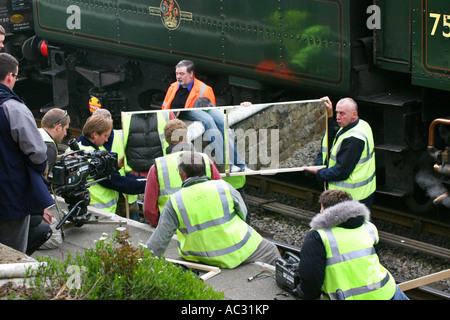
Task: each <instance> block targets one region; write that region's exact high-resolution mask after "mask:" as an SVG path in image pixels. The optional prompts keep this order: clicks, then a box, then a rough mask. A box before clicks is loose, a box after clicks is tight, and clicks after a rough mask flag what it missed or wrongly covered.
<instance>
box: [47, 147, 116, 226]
mask: <svg viewBox="0 0 450 320" xmlns="http://www.w3.org/2000/svg"><path fill="white" fill-rule="evenodd" d="M69 146H70V147H71V149H72V150H75V151H73V152H69V153H66V154H65V155H64V156H63V157H62V158H61V160H59V161H58V162H56V163H55V165H54V167H53V179H52V183H53V185H54V186H56V187H57V188H56V189H55V191H54V193H55V194H56V195H59V196H61V197H62V198H64V201H65V202H66V203H67V204H68V205H69V212H68V213H67V214H66V215H65V216H64V217H63V218H62V219H61V221H60V222H59V224H58V225H57V226H56V229H60V228H61V227H62V225H63V224H64V223H65V222H66V221H67V220H69V221H71V222H74V223H75V225H76V226H77V227H81V226H82V225H83V224H84V223H85V222H87V221H88V220H89V219H90V217H91V214H90V213H89V212H88V211H87V206H88V205H89V202H90V193H89V190H88V188H89V187H90V186H92V185H94V184H97V183H99V182H100V181H102V180H105V179H108V178H109V177H110V175H111V173H112V172H114V171H117V170H118V169H119V168H118V164H117V153H110V152H108V151H106V150H105V151H93V152H87V151H85V150H80V149H79V147H78V144H77V143H76V141H75V139H72V140H71V141H70V142H69ZM88 179H89V181H88Z"/></svg>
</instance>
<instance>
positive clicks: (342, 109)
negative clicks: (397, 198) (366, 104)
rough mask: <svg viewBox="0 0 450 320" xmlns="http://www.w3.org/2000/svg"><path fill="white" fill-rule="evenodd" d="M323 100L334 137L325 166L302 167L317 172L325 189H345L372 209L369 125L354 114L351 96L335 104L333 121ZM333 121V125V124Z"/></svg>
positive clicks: (327, 102) (328, 104) (372, 163)
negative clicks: (324, 184)
mask: <svg viewBox="0 0 450 320" xmlns="http://www.w3.org/2000/svg"><path fill="white" fill-rule="evenodd" d="M321 100H322V101H324V102H325V105H326V107H327V113H328V116H329V118H328V119H329V120H328V121H329V128H330V133H331V137H333V134H332V132H333V127H335V130H337V132H336V136H335V137H334V140H333V143H332V146H331V149H330V159H329V161H328V164H327V168H324V169H319V170H317V169H306V171H309V172H312V173H315V174H317V177H318V179H319V181H324V182H327V183H328V189H331V190H333V189H339V190H343V191H346V192H348V193H349V194H350V195H351V196H352V198H353V199H354V200H358V201H359V202H361V203H363V204H365V205H366V206H367V207H368V208H369V209H371V208H372V205H373V200H374V195H375V189H376V177H375V151H374V150H375V147H374V140H373V134H372V129H371V127H370V125H369V124H368V123H367V122H366V121H364V120H362V119H360V118H359V117H358V104H357V103H356V101H355V100H353V99H352V98H343V99H341V100H339V101H338V103H337V104H336V122H335V123H333V122H334V118H333V117H332V116H333V104H332V102H331V100H330V99H329V98H328V97H324V98H322V99H321ZM336 124H337V127H336Z"/></svg>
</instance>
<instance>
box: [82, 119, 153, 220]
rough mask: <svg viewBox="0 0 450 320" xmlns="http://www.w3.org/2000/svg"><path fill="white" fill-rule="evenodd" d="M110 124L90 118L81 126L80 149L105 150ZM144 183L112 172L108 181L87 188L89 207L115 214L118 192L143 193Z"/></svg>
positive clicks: (105, 120) (131, 176)
mask: <svg viewBox="0 0 450 320" xmlns="http://www.w3.org/2000/svg"><path fill="white" fill-rule="evenodd" d="M111 130H112V123H111V121H109V120H107V119H105V118H104V117H103V116H100V115H93V116H90V117H89V118H88V119H87V120H86V123H85V124H84V126H83V131H82V133H83V134H82V135H81V136H80V137H79V138H78V145H79V147H80V149H83V150H85V151H87V152H89V151H95V150H105V148H104V147H103V145H104V144H105V143H106V142H107V141H108V138H109V137H110V135H111ZM144 190H145V182H144V181H139V180H138V179H137V177H136V176H133V175H126V176H121V175H120V173H119V172H112V173H111V175H110V178H109V179H106V180H102V181H100V182H99V183H97V184H94V185H92V186H90V187H89V191H90V196H91V202H90V205H91V206H93V207H95V208H98V209H102V210H104V211H108V212H110V213H114V214H115V213H116V209H117V202H118V198H119V197H118V192H121V193H124V194H141V193H144Z"/></svg>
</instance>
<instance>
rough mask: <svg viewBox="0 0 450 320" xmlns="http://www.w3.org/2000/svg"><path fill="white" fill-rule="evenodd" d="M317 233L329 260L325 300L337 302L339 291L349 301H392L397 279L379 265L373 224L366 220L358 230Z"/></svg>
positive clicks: (323, 288) (334, 230)
mask: <svg viewBox="0 0 450 320" xmlns="http://www.w3.org/2000/svg"><path fill="white" fill-rule="evenodd" d="M317 231H318V232H319V234H320V237H321V238H322V242H323V244H324V247H325V251H326V258H327V263H326V267H325V278H324V282H323V285H322V288H321V290H322V293H323V295H324V296H325V298H327V299H331V300H336V299H337V296H338V294H337V291H338V290H340V291H341V292H342V295H343V296H344V298H345V299H346V300H389V299H391V298H392V297H393V296H394V293H395V290H396V284H395V280H394V278H393V277H392V275H391V274H390V273H389V271H387V270H386V269H385V268H384V267H383V266H382V265H381V264H380V261H379V259H378V255H377V253H376V251H375V248H374V247H373V245H374V244H375V243H377V242H378V240H379V238H378V232H377V231H376V228H375V226H374V225H373V224H372V223H370V222H369V221H365V222H364V224H363V225H362V226H360V227H359V228H356V229H346V228H341V227H333V228H331V229H318V230H317ZM355 239H357V241H355Z"/></svg>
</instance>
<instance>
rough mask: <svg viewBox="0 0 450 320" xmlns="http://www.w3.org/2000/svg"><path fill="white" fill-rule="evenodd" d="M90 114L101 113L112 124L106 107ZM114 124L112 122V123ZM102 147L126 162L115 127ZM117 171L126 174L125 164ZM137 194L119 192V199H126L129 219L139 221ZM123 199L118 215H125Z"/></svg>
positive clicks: (121, 141)
mask: <svg viewBox="0 0 450 320" xmlns="http://www.w3.org/2000/svg"><path fill="white" fill-rule="evenodd" d="M92 115H101V116H103V117H104V118H105V119H106V120H108V121H111V123H112V124H113V119H112V116H111V112H110V111H109V110H108V109H97V110H95V111H94V113H92ZM113 126H114V124H113ZM103 147H104V148H105V149H106V150H108V151H111V152H115V153H117V158H118V159H119V162H121V163H126V161H125V160H124V159H125V148H124V146H123V138H122V136H121V132H120V131H119V130H116V129H114V128H113V129H112V130H111V135H110V136H109V138H108V141H107V142H106V143H104V144H103ZM119 173H120V175H121V176H126V175H127V172H126V171H125V166H122V167H121V168H120V169H119ZM137 199H138V195H137V194H128V195H123V194H119V200H128V206H129V210H130V214H129V217H130V219H133V220H136V221H140V216H139V207H138V204H137ZM124 204H125V202H124V201H119V202H118V205H117V209H116V214H118V215H120V216H126V210H125V208H124Z"/></svg>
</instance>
